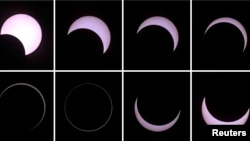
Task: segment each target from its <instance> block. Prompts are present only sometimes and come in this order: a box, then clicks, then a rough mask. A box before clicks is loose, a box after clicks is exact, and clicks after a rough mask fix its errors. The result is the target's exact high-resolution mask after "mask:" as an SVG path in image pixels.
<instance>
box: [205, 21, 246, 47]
mask: <svg viewBox="0 0 250 141" xmlns="http://www.w3.org/2000/svg"><path fill="white" fill-rule="evenodd" d="M219 23H229V24H231V25H234V26H235V27H236V28H237V29H239V31H240V32H241V34H242V36H243V39H244V48H243V52H244V51H245V49H246V46H247V32H246V29H245V27H244V26H243V25H242V24H241V23H240V22H239V21H238V20H236V19H233V18H230V17H222V18H218V19H215V20H214V21H212V22H211V23H210V24H209V25H208V27H207V29H206V31H205V34H206V33H207V31H208V30H209V29H210V28H211V27H212V26H214V25H216V24H219Z"/></svg>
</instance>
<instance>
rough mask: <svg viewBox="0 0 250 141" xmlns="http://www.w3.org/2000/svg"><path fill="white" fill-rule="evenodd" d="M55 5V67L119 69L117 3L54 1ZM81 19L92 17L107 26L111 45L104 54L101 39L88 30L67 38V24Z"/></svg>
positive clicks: (119, 5)
mask: <svg viewBox="0 0 250 141" xmlns="http://www.w3.org/2000/svg"><path fill="white" fill-rule="evenodd" d="M56 5H57V6H56V15H57V16H56V34H57V36H56V62H57V63H56V68H57V69H66V70H74V69H76V70H77V69H78V70H81V69H82V70H93V69H97V70H120V69H121V19H122V17H121V1H93V2H91V1H72V2H71V1H67V2H66V1H57V2H56ZM82 16H96V17H98V18H100V19H101V20H103V21H104V22H105V23H106V24H107V26H108V28H109V30H110V32H111V43H110V46H109V49H108V50H107V51H106V53H105V54H103V50H102V48H103V47H102V42H101V39H100V38H99V37H98V35H96V34H95V33H94V32H92V31H91V30H87V29H81V30H76V31H74V32H72V33H71V34H69V35H67V33H68V29H69V27H70V26H71V24H72V23H73V22H74V21H75V20H77V19H78V18H80V17H82Z"/></svg>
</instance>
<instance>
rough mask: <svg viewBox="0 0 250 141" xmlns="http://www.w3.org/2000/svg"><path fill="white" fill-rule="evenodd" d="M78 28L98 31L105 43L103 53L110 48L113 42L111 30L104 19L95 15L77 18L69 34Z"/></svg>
mask: <svg viewBox="0 0 250 141" xmlns="http://www.w3.org/2000/svg"><path fill="white" fill-rule="evenodd" d="M77 29H88V30H91V31H93V32H94V33H96V34H97V35H98V36H99V37H100V39H101V41H102V44H103V54H104V53H105V52H106V51H107V50H108V48H109V45H110V42H111V34H110V30H109V28H108V26H107V24H106V23H105V22H103V20H101V19H99V18H97V17H94V16H83V17H80V18H78V19H77V20H75V21H74V22H73V23H72V24H71V26H70V28H69V30H68V34H70V33H71V32H73V31H75V30H77Z"/></svg>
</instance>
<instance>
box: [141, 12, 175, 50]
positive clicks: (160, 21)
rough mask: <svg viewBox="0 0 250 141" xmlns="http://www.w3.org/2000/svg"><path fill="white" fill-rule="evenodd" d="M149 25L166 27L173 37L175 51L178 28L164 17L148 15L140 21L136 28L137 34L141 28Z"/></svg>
mask: <svg viewBox="0 0 250 141" xmlns="http://www.w3.org/2000/svg"><path fill="white" fill-rule="evenodd" d="M151 25H156V26H160V27H162V28H164V29H166V30H167V31H168V32H169V33H170V35H171V36H172V38H173V42H174V48H173V51H175V49H176V47H177V45H178V42H179V33H178V30H177V28H176V26H175V25H174V23H173V22H172V21H170V20H169V19H167V18H165V17H161V16H154V17H150V18H148V19H146V20H144V21H143V22H142V23H141V25H140V26H139V28H138V30H137V34H138V33H139V32H140V31H141V30H142V29H143V28H145V27H147V26H151Z"/></svg>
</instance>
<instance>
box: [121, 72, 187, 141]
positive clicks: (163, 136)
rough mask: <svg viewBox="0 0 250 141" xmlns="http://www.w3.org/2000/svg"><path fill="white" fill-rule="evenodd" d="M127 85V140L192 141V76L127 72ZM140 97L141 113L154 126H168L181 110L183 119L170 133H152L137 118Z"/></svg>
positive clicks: (125, 93) (125, 107)
mask: <svg viewBox="0 0 250 141" xmlns="http://www.w3.org/2000/svg"><path fill="white" fill-rule="evenodd" d="M124 83H125V84H124V136H125V137H124V138H125V140H157V141H165V140H169V141H175V140H186V141H189V137H190V126H189V124H190V121H189V119H190V118H189V117H190V116H189V115H190V114H189V112H190V110H189V107H190V105H189V101H190V100H189V99H190V98H189V96H190V94H189V92H190V91H189V87H190V81H189V73H136V72H134V73H125V82H124ZM136 98H138V101H137V102H138V110H139V112H140V114H141V115H142V117H143V118H144V119H145V120H146V121H148V122H150V123H153V124H166V123H168V122H170V121H172V120H173V119H174V118H175V117H176V115H177V114H178V112H179V110H181V114H180V117H179V119H178V121H177V122H176V124H175V125H174V126H173V127H172V128H170V129H169V130H167V131H163V132H151V131H148V130H147V129H145V128H143V127H142V126H141V125H140V124H139V123H138V121H137V119H136V118H135V114H134V104H135V100H136Z"/></svg>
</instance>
